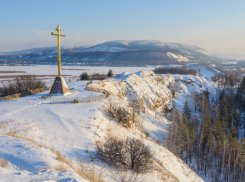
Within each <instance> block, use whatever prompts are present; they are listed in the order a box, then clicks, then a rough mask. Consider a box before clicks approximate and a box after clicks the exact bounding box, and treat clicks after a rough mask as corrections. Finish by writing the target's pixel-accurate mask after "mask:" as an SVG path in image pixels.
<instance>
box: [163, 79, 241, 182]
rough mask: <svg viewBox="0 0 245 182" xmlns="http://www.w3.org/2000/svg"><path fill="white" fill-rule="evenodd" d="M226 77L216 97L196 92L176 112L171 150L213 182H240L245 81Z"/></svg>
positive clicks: (173, 116)
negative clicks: (236, 80) (238, 82)
mask: <svg viewBox="0 0 245 182" xmlns="http://www.w3.org/2000/svg"><path fill="white" fill-rule="evenodd" d="M225 78H226V80H225V81H224V82H223V88H222V89H220V90H218V91H217V94H216V95H212V93H210V92H209V91H208V90H206V91H204V92H203V93H201V94H198V93H195V92H193V93H192V95H191V96H190V97H189V98H187V100H186V102H185V104H184V107H183V109H182V110H181V111H180V110H177V109H175V110H174V111H173V113H172V116H171V120H172V124H171V125H170V129H169V135H168V138H167V148H168V149H169V150H171V151H172V152H173V153H174V154H175V155H177V156H178V157H180V158H181V159H182V160H183V161H185V162H186V163H187V164H188V165H189V166H190V167H192V168H194V170H195V171H196V172H197V171H198V172H199V173H202V174H204V175H205V176H209V177H211V178H212V181H234V182H236V181H243V180H245V177H244V172H245V133H244V128H245V119H244V112H245V78H243V80H242V81H241V82H240V84H239V85H237V86H235V85H236V84H235V83H234V80H233V79H232V77H231V76H226V77H225ZM224 84H226V85H225V86H224Z"/></svg>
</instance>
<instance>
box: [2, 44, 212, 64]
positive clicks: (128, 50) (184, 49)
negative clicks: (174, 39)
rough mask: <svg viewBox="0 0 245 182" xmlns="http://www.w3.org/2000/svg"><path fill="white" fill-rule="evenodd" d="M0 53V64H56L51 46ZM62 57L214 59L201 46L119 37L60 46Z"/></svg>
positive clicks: (67, 60)
mask: <svg viewBox="0 0 245 182" xmlns="http://www.w3.org/2000/svg"><path fill="white" fill-rule="evenodd" d="M1 54H2V55H0V63H26V64H27V63H33V64H56V56H57V51H56V49H55V48H54V47H51V48H46V49H45V48H36V49H30V50H26V51H16V52H13V53H1ZM61 57H62V62H63V64H64V65H73V64H85V65H87V64H89V65H91V64H96V65H149V64H160V63H178V62H202V61H209V60H213V58H212V57H211V56H210V55H209V54H208V53H207V51H205V50H204V49H203V48H200V47H197V46H191V45H185V44H179V43H171V42H161V41H156V40H137V41H127V40H121V41H120V40H118V41H108V42H105V43H102V44H98V45H95V46H92V47H73V48H68V47H67V48H65V47H63V48H62V49H61ZM4 59H6V60H4Z"/></svg>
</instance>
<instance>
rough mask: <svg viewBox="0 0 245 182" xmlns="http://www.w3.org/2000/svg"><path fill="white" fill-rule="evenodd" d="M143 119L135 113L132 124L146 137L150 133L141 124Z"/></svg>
mask: <svg viewBox="0 0 245 182" xmlns="http://www.w3.org/2000/svg"><path fill="white" fill-rule="evenodd" d="M143 122H144V120H143V119H142V118H141V117H140V116H139V115H136V116H135V118H134V126H135V127H136V128H137V129H138V130H139V131H141V132H142V133H144V134H145V135H146V136H147V137H149V136H150V133H149V132H148V131H147V130H146V129H145V128H144V125H143Z"/></svg>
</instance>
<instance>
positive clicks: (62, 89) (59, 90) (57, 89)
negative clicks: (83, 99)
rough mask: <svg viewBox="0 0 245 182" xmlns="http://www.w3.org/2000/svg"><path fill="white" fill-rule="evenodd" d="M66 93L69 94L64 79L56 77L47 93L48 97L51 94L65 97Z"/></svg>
mask: <svg viewBox="0 0 245 182" xmlns="http://www.w3.org/2000/svg"><path fill="white" fill-rule="evenodd" d="M68 93H71V92H70V90H69V88H68V86H67V84H66V81H65V79H64V77H58V76H57V77H56V78H55V80H54V83H53V86H52V88H51V90H50V92H49V95H51V94H63V95H66V94H68Z"/></svg>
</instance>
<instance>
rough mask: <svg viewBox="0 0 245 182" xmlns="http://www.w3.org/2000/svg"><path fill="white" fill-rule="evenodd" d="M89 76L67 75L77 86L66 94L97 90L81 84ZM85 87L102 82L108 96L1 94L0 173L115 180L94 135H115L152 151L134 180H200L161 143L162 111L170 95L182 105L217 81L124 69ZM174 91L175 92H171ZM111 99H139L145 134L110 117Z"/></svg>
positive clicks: (128, 102)
mask: <svg viewBox="0 0 245 182" xmlns="http://www.w3.org/2000/svg"><path fill="white" fill-rule="evenodd" d="M86 83H87V82H81V81H80V82H75V83H73V82H70V83H68V86H69V87H70V88H74V89H73V90H71V92H72V93H71V95H69V96H65V97H64V98H66V97H69V98H71V97H72V96H74V98H75V97H77V96H78V95H79V92H80V95H87V96H89V95H91V96H92V95H94V94H100V93H95V92H90V91H86V90H84V89H82V88H85V86H86ZM89 87H90V88H94V89H95V88H100V89H104V90H107V91H108V93H109V97H108V98H106V99H105V100H102V101H96V102H90V103H82V104H59V105H57V104H50V103H49V99H47V100H41V99H40V97H41V96H43V95H45V94H47V93H42V94H38V95H32V96H28V97H23V98H20V99H18V100H14V101H2V102H0V158H5V159H6V160H8V161H9V162H8V164H7V165H6V166H5V167H4V168H3V167H0V179H1V180H3V181H11V180H12V181H14V180H17V181H18V180H27V181H30V180H33V181H35V180H36V181H37V180H38V181H48V180H50V181H51V180H53V181H57V180H63V181H66V180H67V181H72V180H73V181H87V180H86V179H89V178H88V176H87V175H88V174H91V175H96V176H97V177H98V176H100V177H101V178H102V179H103V180H104V181H106V182H114V181H115V182H116V181H119V178H120V175H122V174H119V172H118V171H117V170H115V169H113V168H112V167H110V166H108V165H106V164H105V163H103V162H101V161H99V160H98V159H96V155H95V150H96V145H95V144H96V143H101V142H104V141H105V139H106V138H107V137H108V136H115V137H117V138H122V139H123V138H125V137H131V138H136V139H140V140H141V141H143V142H144V144H145V145H147V146H149V148H150V149H151V150H152V151H154V162H153V165H154V169H153V170H152V171H150V172H148V173H146V174H144V175H139V176H138V181H145V182H147V181H155V182H158V181H164V180H165V181H174V182H175V181H180V182H182V181H186V182H189V181H191V182H199V181H200V182H201V181H203V179H201V178H200V177H199V176H198V175H197V174H196V173H195V172H194V171H193V169H191V168H189V167H188V166H187V165H186V164H185V163H184V162H183V161H182V160H181V159H179V158H178V157H176V156H175V155H174V154H173V153H172V152H170V151H169V150H167V149H166V148H165V147H164V142H165V137H166V134H167V132H168V125H169V122H170V121H168V119H167V118H166V117H163V114H162V113H161V112H162V109H163V108H167V109H166V110H165V111H166V112H170V111H171V108H172V104H173V102H174V103H175V105H176V107H179V108H182V106H183V103H184V100H185V98H187V97H188V96H189V95H190V94H191V92H192V91H196V92H202V91H204V90H205V89H206V88H208V89H210V91H212V92H215V89H216V86H215V84H213V83H212V82H210V81H207V80H206V79H205V78H200V77H195V76H181V75H156V74H155V73H154V72H152V71H143V72H141V71H140V72H136V73H133V74H132V73H122V74H120V75H118V76H117V77H115V78H112V79H109V80H104V81H101V82H98V83H92V84H90V85H89ZM173 91H175V92H176V97H175V98H172V93H173ZM54 97H57V98H61V97H62V96H54ZM62 98H63V97H62ZM110 101H111V102H114V103H116V104H117V106H118V107H125V109H126V110H127V111H128V112H129V113H130V112H132V107H133V105H134V104H136V102H138V103H139V104H140V105H141V106H140V108H141V110H142V112H141V113H140V114H139V115H138V117H140V118H142V120H143V127H144V129H145V130H146V131H147V132H148V133H149V137H148V136H146V134H145V133H144V132H142V130H139V129H138V128H137V127H135V126H134V124H133V123H132V122H131V124H132V125H131V127H129V128H126V127H124V126H122V125H120V124H118V123H117V122H116V121H115V120H112V119H110V117H108V115H107V114H106V110H105V109H106V107H107V106H108V102H110ZM143 110H144V111H143ZM155 110H157V114H156V113H155ZM80 160H82V163H80V162H79V161H80ZM82 169H84V171H85V172H84V171H83V170H82ZM194 170H195V166H194ZM85 173H86V174H87V175H84V174H85ZM82 174H83V175H82ZM129 174H130V172H129ZM85 178H86V179H85ZM88 181H89V180H88ZM90 181H91V179H90Z"/></svg>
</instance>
